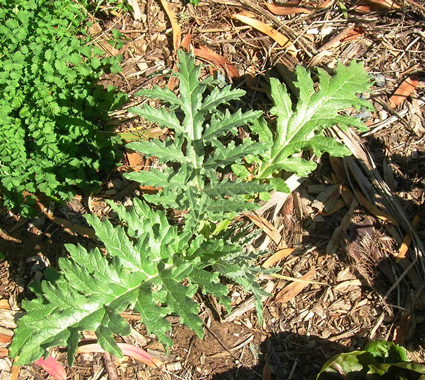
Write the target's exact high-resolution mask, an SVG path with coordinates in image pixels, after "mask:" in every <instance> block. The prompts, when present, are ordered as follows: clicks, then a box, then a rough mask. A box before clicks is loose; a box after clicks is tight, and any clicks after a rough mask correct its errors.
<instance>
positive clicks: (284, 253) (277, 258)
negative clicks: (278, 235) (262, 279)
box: [262, 248, 295, 268]
mask: <svg viewBox="0 0 425 380" xmlns="http://www.w3.org/2000/svg"><path fill="white" fill-rule="evenodd" d="M294 251H295V248H284V249H280V250H279V251H277V252H276V253H275V254H274V255H272V256H270V257H269V258H268V259H267V260H266V261H265V262H264V263H263V265H262V267H263V268H270V267H271V266H272V265H274V264H276V263H277V262H278V261H280V260H282V259H284V258H285V257H287V256H289V255H290V254H291V253H292V252H294Z"/></svg>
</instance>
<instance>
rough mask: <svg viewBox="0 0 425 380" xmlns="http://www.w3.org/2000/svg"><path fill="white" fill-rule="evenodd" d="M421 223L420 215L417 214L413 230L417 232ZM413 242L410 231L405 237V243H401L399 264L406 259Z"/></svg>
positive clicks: (413, 221)
mask: <svg viewBox="0 0 425 380" xmlns="http://www.w3.org/2000/svg"><path fill="white" fill-rule="evenodd" d="M419 221H420V215H419V214H416V215H415V216H414V218H413V220H412V228H413V229H414V230H415V229H416V228H417V227H418V225H419ZM411 242H412V233H411V232H410V231H408V232H407V234H406V235H405V236H404V239H403V242H402V243H401V246H400V249H399V251H398V255H397V262H400V260H402V259H404V258H405V257H406V254H407V251H408V250H409V246H410V243H411Z"/></svg>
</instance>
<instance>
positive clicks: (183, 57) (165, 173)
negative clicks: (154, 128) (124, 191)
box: [125, 51, 269, 222]
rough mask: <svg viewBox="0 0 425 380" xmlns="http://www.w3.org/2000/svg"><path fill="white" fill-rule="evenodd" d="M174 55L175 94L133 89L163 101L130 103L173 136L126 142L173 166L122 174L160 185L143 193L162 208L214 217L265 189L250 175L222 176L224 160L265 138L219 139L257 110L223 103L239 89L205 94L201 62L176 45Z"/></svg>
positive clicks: (234, 159)
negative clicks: (158, 104) (153, 104)
mask: <svg viewBox="0 0 425 380" xmlns="http://www.w3.org/2000/svg"><path fill="white" fill-rule="evenodd" d="M178 61H179V63H178V72H177V74H176V75H177V77H178V80H179V92H178V93H179V95H178V96H176V95H175V94H173V93H172V92H171V91H169V90H167V89H161V88H159V87H158V86H156V87H154V89H152V90H142V91H140V92H139V93H138V95H143V96H147V97H149V98H156V99H159V100H161V101H162V102H163V103H164V105H165V106H166V107H161V108H159V109H158V110H155V109H154V108H152V107H150V106H147V105H145V106H143V107H141V108H140V107H134V108H131V109H130V111H131V112H133V113H135V114H137V115H140V116H142V117H143V118H144V119H145V120H147V121H151V122H155V123H158V124H159V125H160V126H161V127H164V128H168V129H170V130H172V131H173V132H174V135H173V138H172V139H171V138H170V139H169V140H167V141H165V142H161V141H157V140H154V139H152V140H149V141H142V142H132V143H130V144H128V145H127V146H128V147H129V148H130V149H132V150H134V151H136V152H139V153H141V154H144V155H146V156H150V157H151V156H154V157H156V158H157V159H158V161H159V162H160V163H161V164H164V165H167V167H168V168H170V167H171V166H172V167H173V170H169V169H167V168H166V169H162V168H161V169H152V170H151V171H140V172H137V173H136V172H133V173H128V174H126V175H125V176H126V178H128V179H130V180H133V181H137V182H139V183H141V184H142V185H151V186H155V187H158V188H162V189H161V191H159V192H158V193H157V194H153V195H148V196H146V197H145V198H146V199H147V200H148V201H149V202H152V203H154V204H158V205H159V204H160V205H163V206H164V207H166V208H176V209H179V210H184V211H188V213H187V215H188V218H191V219H192V220H196V221H198V222H200V221H202V220H203V219H205V218H212V220H219V219H220V218H222V217H223V216H227V214H229V213H230V214H235V213H238V212H241V211H246V210H249V209H252V208H254V207H256V206H255V204H254V203H253V202H248V201H247V200H246V198H247V197H246V196H247V195H250V196H252V195H254V194H256V193H258V192H264V191H267V190H268V188H269V185H268V184H261V183H260V182H258V181H252V183H250V184H249V185H246V184H245V185H243V184H242V183H241V179H237V178H236V179H235V178H233V179H232V180H229V179H222V178H224V177H223V175H224V174H225V172H226V169H227V168H228V167H230V165H233V164H238V163H242V161H243V159H244V158H245V157H246V156H248V155H260V154H262V153H264V152H265V151H266V150H267V149H268V146H267V144H263V143H259V142H256V141H252V140H251V139H249V138H247V139H244V140H243V141H241V142H238V143H235V141H231V142H225V141H228V140H229V137H232V136H235V135H236V134H237V132H238V128H239V127H242V126H247V125H249V124H250V123H253V122H255V121H256V120H257V119H258V118H259V117H260V115H261V112H260V111H246V112H243V111H242V110H240V109H238V110H236V111H235V112H233V113H230V112H229V110H228V109H226V105H227V104H228V102H230V101H237V100H239V99H240V98H241V97H242V96H243V95H244V94H245V91H243V90H240V89H232V88H231V86H226V87H224V88H219V87H217V86H216V87H214V88H213V90H212V91H211V92H209V94H208V85H209V84H211V83H212V78H211V77H209V78H207V79H206V80H204V81H201V80H200V78H199V77H200V73H201V67H200V66H197V65H195V58H194V56H193V55H191V54H186V53H184V52H183V51H179V52H178ZM226 137H227V138H226ZM233 140H234V139H233ZM217 173H220V174H219V175H218V174H217ZM218 178H220V180H219V179H218ZM214 187H217V189H214ZM223 206H224V207H223Z"/></svg>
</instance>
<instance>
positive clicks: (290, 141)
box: [252, 61, 371, 179]
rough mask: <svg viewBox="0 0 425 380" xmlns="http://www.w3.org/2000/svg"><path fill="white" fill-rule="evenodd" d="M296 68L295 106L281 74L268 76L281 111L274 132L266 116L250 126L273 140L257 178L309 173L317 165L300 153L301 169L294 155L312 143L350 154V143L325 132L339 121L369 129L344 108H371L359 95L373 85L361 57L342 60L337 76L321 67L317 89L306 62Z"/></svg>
mask: <svg viewBox="0 0 425 380" xmlns="http://www.w3.org/2000/svg"><path fill="white" fill-rule="evenodd" d="M296 74H297V82H295V83H294V84H295V87H296V88H297V90H298V93H297V96H298V102H297V103H296V106H295V107H294V105H293V103H292V100H291V97H290V95H289V94H288V91H287V88H286V86H285V85H284V84H281V83H279V81H278V80H277V79H274V78H272V79H271V80H270V83H271V96H272V98H273V100H274V103H275V104H274V107H273V108H272V109H271V113H272V114H273V115H275V116H276V117H277V120H276V133H275V136H274V137H273V138H272V136H271V131H270V129H268V128H267V126H266V124H265V123H264V122H258V123H255V124H254V126H253V127H252V130H253V132H254V133H257V134H258V135H259V137H260V140H261V139H263V140H264V141H266V142H268V143H270V144H272V147H271V150H270V154H267V155H264V156H263V161H262V163H261V164H260V167H259V168H258V172H257V178H259V179H261V178H262V179H271V178H272V176H273V175H274V174H276V173H277V172H278V171H280V170H287V171H293V172H295V173H297V174H299V175H302V176H305V175H308V173H309V172H310V171H311V170H313V169H314V168H315V165H313V164H311V165H310V166H309V167H308V166H307V164H306V163H302V161H300V160H299V159H298V163H300V164H301V165H302V167H299V168H298V169H297V167H296V163H297V161H296V160H293V158H292V157H291V156H292V155H293V154H294V153H298V152H301V151H303V150H308V149H313V150H314V152H315V153H317V154H318V155H320V154H322V153H324V152H329V153H330V154H333V155H336V156H345V155H349V154H350V152H349V150H348V149H347V148H346V147H343V146H342V145H341V144H338V143H337V142H336V141H334V140H333V139H331V138H326V137H324V136H323V135H322V133H323V131H324V130H325V129H326V128H329V127H332V126H334V125H339V126H341V127H342V128H347V127H348V126H354V127H357V128H358V129H360V130H365V129H366V127H365V126H364V124H363V123H361V121H359V120H358V119H355V118H353V117H351V116H344V115H343V114H341V112H342V111H344V110H346V109H348V108H352V107H354V108H356V109H361V108H362V107H365V108H367V109H370V108H371V105H370V103H369V102H367V101H366V100H363V99H361V98H360V97H359V94H362V93H363V92H365V91H368V90H369V88H370V76H369V74H367V73H366V72H365V70H364V68H363V65H362V64H361V63H357V62H355V61H353V62H351V63H350V64H349V65H348V66H344V65H341V64H338V65H337V67H336V69H335V74H334V75H333V76H331V75H329V74H328V73H327V72H326V71H324V70H320V69H319V70H318V78H319V89H318V91H316V90H315V88H314V82H313V80H312V79H311V75H310V73H309V72H308V71H307V70H306V69H305V68H303V67H300V66H299V67H297V69H296Z"/></svg>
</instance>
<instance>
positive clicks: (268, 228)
mask: <svg viewBox="0 0 425 380" xmlns="http://www.w3.org/2000/svg"><path fill="white" fill-rule="evenodd" d="M246 217H247V218H249V219H250V220H251V221H252V222H253V223H254V224H255V225H256V226H257V227H260V228H261V229H262V230H263V231H264V232H265V233H266V235H267V236H269V237H270V239H272V240H273V242H274V243H275V244H276V245H279V244H280V241H281V240H282V235H281V234H280V233H279V231H278V230H277V229H276V227H275V226H273V224H271V223H270V222H269V221H268V220H267V219H265V218H263V217H262V216H260V215H258V214H253V213H252V214H246Z"/></svg>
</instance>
